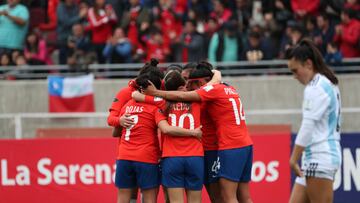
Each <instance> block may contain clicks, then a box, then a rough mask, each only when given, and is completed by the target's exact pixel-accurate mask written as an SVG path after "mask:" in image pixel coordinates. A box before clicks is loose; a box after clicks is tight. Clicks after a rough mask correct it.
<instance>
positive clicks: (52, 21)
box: [39, 0, 59, 30]
mask: <svg viewBox="0 0 360 203" xmlns="http://www.w3.org/2000/svg"><path fill="white" fill-rule="evenodd" d="M58 5H59V0H49V1H48V9H47V16H48V22H47V23H41V24H40V25H39V29H40V30H55V28H56V24H57V15H56V10H57V6H58Z"/></svg>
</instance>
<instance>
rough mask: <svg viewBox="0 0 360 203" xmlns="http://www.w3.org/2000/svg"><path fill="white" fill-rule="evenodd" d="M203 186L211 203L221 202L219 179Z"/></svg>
mask: <svg viewBox="0 0 360 203" xmlns="http://www.w3.org/2000/svg"><path fill="white" fill-rule="evenodd" d="M205 188H206V191H207V192H208V195H209V198H210V200H211V202H212V203H218V202H219V203H221V202H222V199H221V190H220V185H219V179H217V181H216V182H214V183H209V184H206V185H205Z"/></svg>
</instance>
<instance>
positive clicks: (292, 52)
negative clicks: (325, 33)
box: [286, 39, 339, 85]
mask: <svg viewBox="0 0 360 203" xmlns="http://www.w3.org/2000/svg"><path fill="white" fill-rule="evenodd" d="M286 58H287V59H295V60H296V61H300V62H301V63H304V62H305V61H306V60H308V59H309V60H311V61H312V63H313V65H314V70H315V72H317V73H320V74H322V75H325V77H327V78H328V79H329V80H330V81H331V82H332V83H333V84H335V85H337V84H338V83H339V80H338V79H337V77H336V76H335V74H334V72H333V71H332V70H331V69H330V68H329V67H328V66H327V65H326V64H325V62H324V60H323V57H322V55H321V53H320V51H319V50H318V49H317V48H316V46H315V44H314V43H313V42H312V41H311V40H309V39H303V40H301V41H300V43H299V44H298V45H296V46H294V47H293V48H290V49H288V50H287V51H286Z"/></svg>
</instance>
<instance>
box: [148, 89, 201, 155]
mask: <svg viewBox="0 0 360 203" xmlns="http://www.w3.org/2000/svg"><path fill="white" fill-rule="evenodd" d="M145 102H148V103H152V104H155V105H157V106H158V107H159V108H161V109H163V110H165V108H166V101H165V100H163V99H162V98H159V97H151V96H146V97H145ZM200 108H201V107H200V103H197V102H193V103H183V102H176V103H173V104H172V106H171V109H170V110H169V115H168V118H167V120H168V123H169V125H171V126H177V127H181V128H185V129H192V130H193V129H195V128H197V127H199V126H200ZM161 142H162V157H177V156H204V150H203V146H202V143H201V141H200V140H199V139H197V138H195V137H184V136H172V135H167V134H162V135H161Z"/></svg>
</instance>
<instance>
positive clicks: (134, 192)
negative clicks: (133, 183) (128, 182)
mask: <svg viewBox="0 0 360 203" xmlns="http://www.w3.org/2000/svg"><path fill="white" fill-rule="evenodd" d="M138 191H139V188H138V187H136V188H134V189H132V190H131V200H130V203H136V200H137V197H138Z"/></svg>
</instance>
